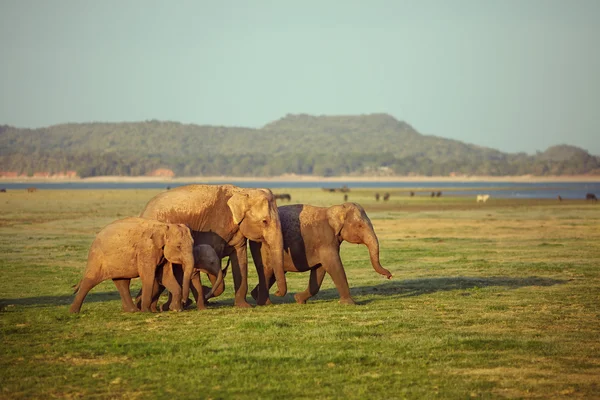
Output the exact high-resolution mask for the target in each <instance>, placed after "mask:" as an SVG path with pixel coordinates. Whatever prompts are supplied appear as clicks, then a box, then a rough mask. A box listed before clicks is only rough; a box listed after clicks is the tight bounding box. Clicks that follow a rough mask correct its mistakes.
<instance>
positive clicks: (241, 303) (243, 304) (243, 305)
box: [234, 300, 252, 308]
mask: <svg viewBox="0 0 600 400" xmlns="http://www.w3.org/2000/svg"><path fill="white" fill-rule="evenodd" d="M234 306H236V307H239V308H252V306H251V305H250V303H248V302H247V301H246V300H242V301H236V302H235V304H234Z"/></svg>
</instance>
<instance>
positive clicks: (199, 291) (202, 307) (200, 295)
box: [194, 271, 210, 310]
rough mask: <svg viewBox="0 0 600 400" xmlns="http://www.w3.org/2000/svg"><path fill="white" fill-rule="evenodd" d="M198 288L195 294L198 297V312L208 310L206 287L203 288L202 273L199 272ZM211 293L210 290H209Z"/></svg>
mask: <svg viewBox="0 0 600 400" xmlns="http://www.w3.org/2000/svg"><path fill="white" fill-rule="evenodd" d="M198 283H199V285H198V288H197V292H196V293H195V294H194V295H195V296H196V307H197V308H198V310H206V303H205V300H204V286H202V279H201V278H200V271H198ZM209 291H210V289H209Z"/></svg>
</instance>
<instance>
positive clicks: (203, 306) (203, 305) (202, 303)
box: [196, 301, 206, 310]
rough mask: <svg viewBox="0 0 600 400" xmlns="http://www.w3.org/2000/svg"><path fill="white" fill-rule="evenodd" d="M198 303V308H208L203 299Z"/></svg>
mask: <svg viewBox="0 0 600 400" xmlns="http://www.w3.org/2000/svg"><path fill="white" fill-rule="evenodd" d="M196 305H197V308H198V310H206V304H204V302H203V301H199V302H198V303H197V304H196Z"/></svg>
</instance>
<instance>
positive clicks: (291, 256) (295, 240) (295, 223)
mask: <svg viewBox="0 0 600 400" xmlns="http://www.w3.org/2000/svg"><path fill="white" fill-rule="evenodd" d="M279 219H280V221H281V229H282V231H283V247H284V257H283V267H284V269H285V271H286V272H305V271H310V280H309V285H308V288H307V289H306V290H305V291H304V292H301V293H296V295H295V296H294V298H295V299H296V302H298V303H301V304H304V303H306V301H307V300H308V299H309V298H311V297H313V296H314V295H316V294H317V293H318V292H319V289H320V287H321V284H322V282H323V278H324V276H325V272H327V273H328V274H329V275H330V276H331V279H332V280H333V283H334V284H335V287H336V288H337V290H338V292H339V294H340V303H343V304H354V300H353V299H352V297H351V296H350V288H349V287H348V279H347V278H346V272H345V271H344V266H343V265H342V260H341V259H340V245H341V244H342V242H343V241H344V240H345V241H347V242H350V243H355V244H364V245H366V246H367V249H368V250H369V256H370V259H371V265H372V267H373V269H374V270H375V271H376V272H377V273H379V274H381V275H383V276H385V277H386V278H388V279H391V278H392V274H391V273H390V271H388V270H387V269H385V268H383V267H382V266H381V263H380V262H379V241H378V240H377V235H376V234H375V231H374V230H373V224H372V223H371V220H370V219H369V217H368V216H367V213H366V212H365V210H364V209H363V208H362V207H361V206H360V205H359V204H356V203H344V204H340V205H335V206H332V207H314V206H310V205H304V204H296V205H290V206H282V207H279ZM250 251H251V252H252V258H253V259H254V263H255V264H256V265H257V269H256V270H257V271H264V276H260V275H259V284H258V285H257V286H256V287H255V288H254V290H252V296H253V297H254V298H255V299H256V301H257V304H259V305H263V304H269V303H270V300H269V288H270V287H271V286H272V285H273V272H272V270H271V269H270V267H269V262H268V254H266V253H265V252H264V251H263V249H262V246H261V244H260V243H256V242H250ZM259 266H262V267H263V268H259Z"/></svg>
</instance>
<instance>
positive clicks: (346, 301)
mask: <svg viewBox="0 0 600 400" xmlns="http://www.w3.org/2000/svg"><path fill="white" fill-rule="evenodd" d="M340 304H345V305H355V304H356V303H355V302H354V300H352V298H351V297H347V298H345V299H340Z"/></svg>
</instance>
